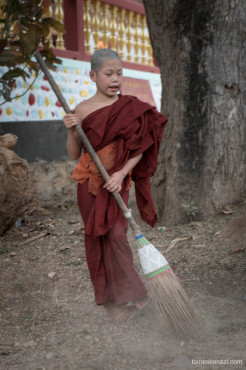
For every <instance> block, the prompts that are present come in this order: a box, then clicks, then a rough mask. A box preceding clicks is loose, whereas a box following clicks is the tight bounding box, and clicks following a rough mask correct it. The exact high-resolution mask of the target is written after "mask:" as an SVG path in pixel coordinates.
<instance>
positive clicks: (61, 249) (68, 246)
mask: <svg viewBox="0 0 246 370" xmlns="http://www.w3.org/2000/svg"><path fill="white" fill-rule="evenodd" d="M70 248H71V246H70V245H68V244H65V245H63V246H61V247H60V248H59V249H58V252H62V251H65V250H66V249H70Z"/></svg>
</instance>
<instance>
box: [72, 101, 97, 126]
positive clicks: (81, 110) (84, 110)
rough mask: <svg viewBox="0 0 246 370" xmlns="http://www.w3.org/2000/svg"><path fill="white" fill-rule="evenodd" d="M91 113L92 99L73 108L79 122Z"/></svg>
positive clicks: (92, 107)
mask: <svg viewBox="0 0 246 370" xmlns="http://www.w3.org/2000/svg"><path fill="white" fill-rule="evenodd" d="M93 111H94V104H93V99H92V98H89V99H86V100H83V101H82V102H81V103H79V104H78V105H77V106H76V107H75V114H77V116H78V117H79V118H80V120H81V121H83V119H85V117H87V116H88V114H90V113H92V112H93Z"/></svg>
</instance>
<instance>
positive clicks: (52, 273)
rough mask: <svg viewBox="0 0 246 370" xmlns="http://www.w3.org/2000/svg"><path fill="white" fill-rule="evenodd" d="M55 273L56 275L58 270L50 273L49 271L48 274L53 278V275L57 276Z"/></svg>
mask: <svg viewBox="0 0 246 370" xmlns="http://www.w3.org/2000/svg"><path fill="white" fill-rule="evenodd" d="M55 275H56V272H49V273H48V276H49V278H51V279H53V277H55Z"/></svg>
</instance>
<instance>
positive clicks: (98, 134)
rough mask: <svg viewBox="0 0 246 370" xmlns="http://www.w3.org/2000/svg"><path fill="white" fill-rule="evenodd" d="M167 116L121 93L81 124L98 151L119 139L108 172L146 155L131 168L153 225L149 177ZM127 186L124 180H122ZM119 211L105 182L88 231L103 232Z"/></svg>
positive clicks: (145, 217)
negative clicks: (141, 154)
mask: <svg viewBox="0 0 246 370" xmlns="http://www.w3.org/2000/svg"><path fill="white" fill-rule="evenodd" d="M166 123H167V118H166V117H165V116H163V115H162V114H161V113H159V112H158V111H157V110H156V109H155V107H153V106H151V105H149V104H148V103H145V102H142V101H140V100H139V99H138V98H136V97H134V96H129V95H124V96H122V95H120V96H119V100H117V101H116V102H115V103H113V104H112V105H109V106H106V107H103V108H100V109H97V110H96V111H94V112H93V113H91V114H89V115H88V116H87V117H86V118H85V119H84V120H83V122H82V128H83V130H84V132H85V134H86V136H87V137H88V139H89V141H90V143H91V145H92V146H93V148H94V149H95V151H97V150H99V149H101V148H103V147H105V146H106V145H107V144H109V143H110V142H112V141H114V140H115V141H116V155H115V160H114V165H113V167H112V168H111V170H110V171H108V173H109V175H111V174H112V173H114V172H116V171H119V170H120V169H121V168H122V167H123V166H124V165H125V164H126V162H127V161H128V160H129V159H130V158H132V157H134V156H136V155H138V154H140V153H143V156H142V158H141V160H140V162H139V163H138V164H137V165H136V166H135V168H134V169H133V172H132V179H133V180H134V182H135V193H136V201H137V205H138V208H139V212H140V215H141V217H142V219H143V220H144V221H145V222H147V223H148V224H149V225H150V226H152V227H153V226H154V225H155V223H156V220H157V214H156V209H155V206H154V203H153V199H152V196H151V189H150V177H152V176H153V175H154V173H155V171H156V167H157V160H158V151H159V146H160V142H161V138H162V135H163V131H164V127H165V125H166ZM123 190H124V183H123ZM118 212H119V207H118V205H117V204H116V201H115V200H114V198H113V196H112V195H111V194H110V193H109V192H108V191H107V190H106V189H105V188H103V184H102V186H101V187H100V188H99V190H98V193H97V196H96V199H95V203H94V207H93V208H92V210H91V213H90V215H89V217H88V221H87V224H86V225H85V233H86V234H87V235H90V236H93V237H97V236H100V235H104V234H106V233H107V231H108V230H109V229H110V228H111V227H112V225H113V224H114V222H115V220H116V218H117V215H118Z"/></svg>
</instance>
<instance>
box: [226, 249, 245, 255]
mask: <svg viewBox="0 0 246 370" xmlns="http://www.w3.org/2000/svg"><path fill="white" fill-rule="evenodd" d="M244 251H245V248H237V249H232V250H230V252H229V254H234V253H241V252H244Z"/></svg>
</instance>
